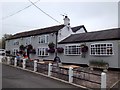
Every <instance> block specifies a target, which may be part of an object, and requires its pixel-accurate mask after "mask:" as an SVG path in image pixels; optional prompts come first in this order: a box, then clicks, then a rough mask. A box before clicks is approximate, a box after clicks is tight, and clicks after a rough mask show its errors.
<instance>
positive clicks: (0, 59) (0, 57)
mask: <svg viewBox="0 0 120 90" xmlns="http://www.w3.org/2000/svg"><path fill="white" fill-rule="evenodd" d="M2 58H3V56H1V55H0V63H2Z"/></svg>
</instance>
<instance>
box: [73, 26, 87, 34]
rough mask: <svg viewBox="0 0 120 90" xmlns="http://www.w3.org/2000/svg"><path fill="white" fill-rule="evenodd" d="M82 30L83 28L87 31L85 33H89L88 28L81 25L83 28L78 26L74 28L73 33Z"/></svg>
mask: <svg viewBox="0 0 120 90" xmlns="http://www.w3.org/2000/svg"><path fill="white" fill-rule="evenodd" d="M81 28H83V29H84V30H85V32H87V30H86V28H85V26H84V25H81V26H76V27H72V28H71V29H72V31H73V32H77V31H78V30H80V29H81Z"/></svg>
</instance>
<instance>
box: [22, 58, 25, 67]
mask: <svg viewBox="0 0 120 90" xmlns="http://www.w3.org/2000/svg"><path fill="white" fill-rule="evenodd" d="M22 65H23V69H25V68H26V59H23V64H22Z"/></svg>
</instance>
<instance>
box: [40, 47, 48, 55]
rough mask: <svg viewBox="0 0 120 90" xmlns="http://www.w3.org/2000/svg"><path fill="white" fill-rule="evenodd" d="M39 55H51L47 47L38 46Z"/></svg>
mask: <svg viewBox="0 0 120 90" xmlns="http://www.w3.org/2000/svg"><path fill="white" fill-rule="evenodd" d="M38 56H49V53H48V52H47V48H38Z"/></svg>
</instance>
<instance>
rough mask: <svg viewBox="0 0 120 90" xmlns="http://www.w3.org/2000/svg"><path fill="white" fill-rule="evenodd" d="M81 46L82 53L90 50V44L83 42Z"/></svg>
mask: <svg viewBox="0 0 120 90" xmlns="http://www.w3.org/2000/svg"><path fill="white" fill-rule="evenodd" d="M80 47H81V52H82V53H85V52H87V51H88V46H86V45H85V44H82V45H81V46H80Z"/></svg>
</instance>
